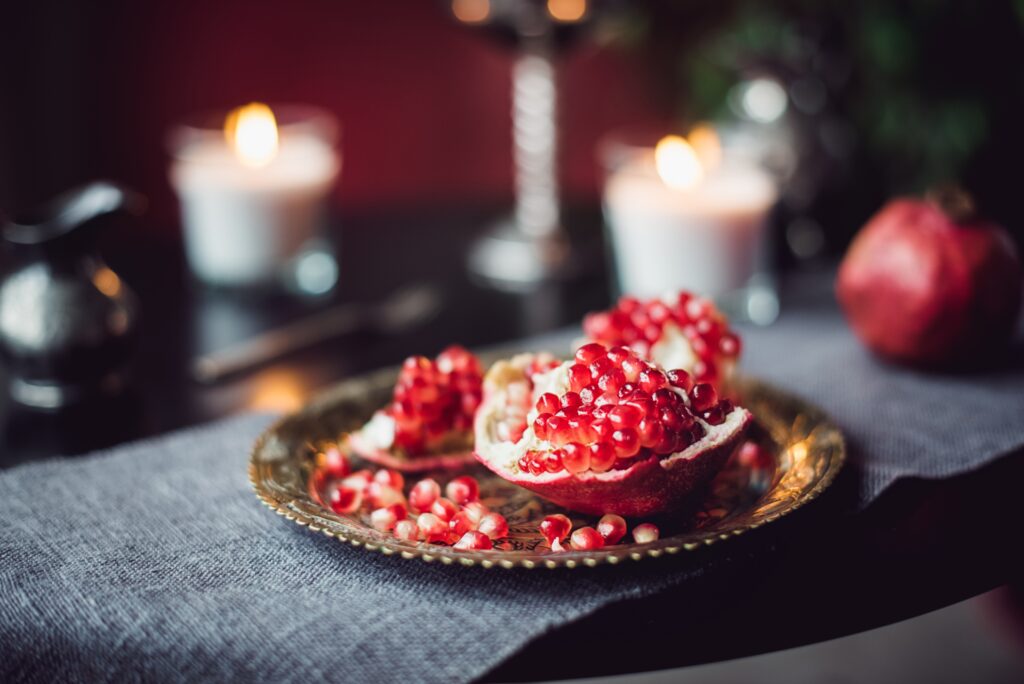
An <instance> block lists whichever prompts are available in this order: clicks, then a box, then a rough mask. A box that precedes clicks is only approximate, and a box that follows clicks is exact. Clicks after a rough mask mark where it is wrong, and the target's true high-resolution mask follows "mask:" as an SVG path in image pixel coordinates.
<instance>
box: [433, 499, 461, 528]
mask: <svg viewBox="0 0 1024 684" xmlns="http://www.w3.org/2000/svg"><path fill="white" fill-rule="evenodd" d="M430 512H431V513H433V514H434V515H436V516H437V517H438V518H440V519H441V520H443V521H444V522H446V523H447V522H448V521H449V520H451V519H452V518H453V517H455V514H456V513H458V512H459V507H458V506H456V505H455V504H454V503H452V502H451V501H449V500H448V499H446V498H444V497H439V498H437V499H435V500H434V503H433V504H431V506H430Z"/></svg>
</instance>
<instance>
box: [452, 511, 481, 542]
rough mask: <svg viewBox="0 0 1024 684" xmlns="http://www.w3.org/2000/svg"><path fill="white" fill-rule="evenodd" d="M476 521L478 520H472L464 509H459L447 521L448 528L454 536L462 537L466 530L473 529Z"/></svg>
mask: <svg viewBox="0 0 1024 684" xmlns="http://www.w3.org/2000/svg"><path fill="white" fill-rule="evenodd" d="M478 523H479V521H478V520H474V519H473V517H472V516H471V515H470V514H469V513H467V512H466V511H459V512H458V513H456V514H455V515H453V516H452V519H451V520H449V521H448V529H450V530H451V531H452V533H453V534H454V535H455V536H456V537H462V535H464V534H465V533H466V532H469V531H470V530H475V529H476V526H477V524H478Z"/></svg>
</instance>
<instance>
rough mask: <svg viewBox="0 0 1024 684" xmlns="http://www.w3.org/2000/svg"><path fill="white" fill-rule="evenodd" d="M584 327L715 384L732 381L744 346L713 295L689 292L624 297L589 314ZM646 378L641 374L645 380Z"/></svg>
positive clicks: (608, 342) (594, 336) (593, 336)
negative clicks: (608, 306)
mask: <svg viewBox="0 0 1024 684" xmlns="http://www.w3.org/2000/svg"><path fill="white" fill-rule="evenodd" d="M583 332H584V333H585V334H586V336H587V337H588V338H589V339H590V340H593V341H595V342H600V343H601V344H602V345H605V346H607V347H614V346H615V345H621V346H622V347H628V348H629V349H631V350H633V351H634V352H636V353H637V354H639V355H640V356H641V357H643V358H644V359H647V360H649V361H653V362H654V363H656V364H658V365H659V366H661V367H662V368H666V369H675V368H679V369H682V370H685V371H686V372H687V373H689V374H690V375H692V376H693V377H694V379H695V380H696V382H704V383H708V384H710V385H712V386H715V387H718V386H720V385H722V384H724V383H727V382H728V381H729V378H730V376H731V375H732V371H733V368H735V366H736V361H737V360H738V358H739V355H740V349H741V344H740V338H739V336H737V335H736V333H735V332H733V331H732V330H730V329H729V324H728V321H727V320H726V318H725V315H724V314H722V313H721V312H720V311H719V310H718V309H717V308H716V307H715V305H714V304H713V303H712V302H711V301H710V300H708V299H704V298H702V297H697V296H695V295H693V294H691V293H689V292H685V291H684V292H678V293H676V294H674V295H672V296H668V297H665V298H664V299H650V300H646V301H644V300H639V299H636V298H634V297H623V298H621V299H620V300H619V301H618V304H616V306H615V307H614V308H612V309H610V310H608V311H600V312H597V313H591V314H588V315H587V316H586V318H584V319H583ZM612 360H613V361H614V360H615V359H614V358H613V359H612ZM625 370H626V372H627V374H629V369H628V368H627V369H625ZM631 382H637V381H631ZM645 382H646V381H645V380H644V379H643V378H641V379H640V384H641V385H643V384H645Z"/></svg>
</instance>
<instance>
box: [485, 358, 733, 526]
mask: <svg viewBox="0 0 1024 684" xmlns="http://www.w3.org/2000/svg"><path fill="white" fill-rule="evenodd" d="M532 362H533V357H532V356H531V355H529V354H526V355H520V356H516V357H513V358H512V359H510V360H508V361H499V362H498V363H496V364H495V365H494V366H493V367H492V368H491V370H490V371H489V372H488V373H487V376H486V378H485V379H484V399H483V403H482V404H481V405H480V409H479V410H478V411H477V415H476V420H475V426H474V431H475V433H476V451H475V454H476V457H477V460H479V461H480V462H481V463H482V464H484V465H485V466H487V467H488V468H489V469H491V470H492V471H494V472H495V473H497V474H498V475H500V476H501V477H503V478H505V479H506V480H509V481H510V482H514V483H515V484H518V485H521V486H523V487H526V488H527V489H530V490H532V491H534V492H536V493H537V494H539V495H540V496H542V497H544V498H545V499H548V500H549V501H553V502H554V503H557V504H559V505H561V506H563V507H565V508H567V509H570V510H574V511H579V512H582V513H592V514H595V515H600V514H606V513H614V514H617V515H621V516H645V515H650V514H653V513H659V512H663V511H668V510H672V509H674V508H677V507H679V506H680V505H681V504H683V503H684V502H685V501H686V500H687V498H688V497H689V495H690V494H692V493H693V492H695V491H696V490H698V489H699V488H700V487H702V486H703V485H704V484H706V483H707V482H709V481H710V480H711V478H712V477H713V476H714V475H715V474H716V473H717V472H718V471H719V470H720V469H721V467H722V466H723V465H724V464H725V462H726V461H727V460H728V458H729V456H730V455H731V454H732V453H733V451H734V450H735V449H736V448H737V447H738V446H739V444H740V443H741V441H742V437H743V434H744V433H745V432H746V430H747V427H748V426H749V424H750V422H751V420H752V416H751V414H750V413H749V412H748V411H747V410H746V409H743V408H740V407H738V406H734V405H733V404H732V402H731V401H730V400H728V399H722V400H719V398H718V396H717V393H716V391H715V389H714V387H712V386H711V385H709V384H707V383H695V382H694V381H693V378H692V377H691V376H690V375H689V374H688V373H686V372H685V371H682V370H673V371H669V372H665V371H663V370H662V369H661V368H659V367H658V366H656V365H655V364H653V363H650V362H648V361H645V360H643V359H642V358H640V356H639V355H638V354H636V353H634V352H633V351H631V350H630V349H627V348H625V347H612V348H611V349H607V348H605V347H604V346H602V345H600V344H596V343H591V344H587V345H584V346H583V347H581V348H580V349H578V350H577V351H576V354H575V358H574V359H573V360H572V361H568V362H566V363H563V364H561V365H559V366H557V367H556V368H553V369H551V370H549V371H547V372H545V373H541V374H537V375H533V376H531V375H530V374H529V373H528V372H527V369H528V368H529V367H530V365H531V363H532Z"/></svg>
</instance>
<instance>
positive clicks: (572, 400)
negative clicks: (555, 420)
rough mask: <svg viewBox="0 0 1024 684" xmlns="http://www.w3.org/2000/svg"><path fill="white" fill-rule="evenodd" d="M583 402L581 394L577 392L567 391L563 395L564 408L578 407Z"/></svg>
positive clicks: (562, 403)
mask: <svg viewBox="0 0 1024 684" xmlns="http://www.w3.org/2000/svg"><path fill="white" fill-rule="evenodd" d="M582 404H583V400H582V399H580V395H579V394H577V393H576V392H566V393H565V394H563V395H562V399H561V405H562V408H578V407H579V406H580V405H582Z"/></svg>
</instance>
